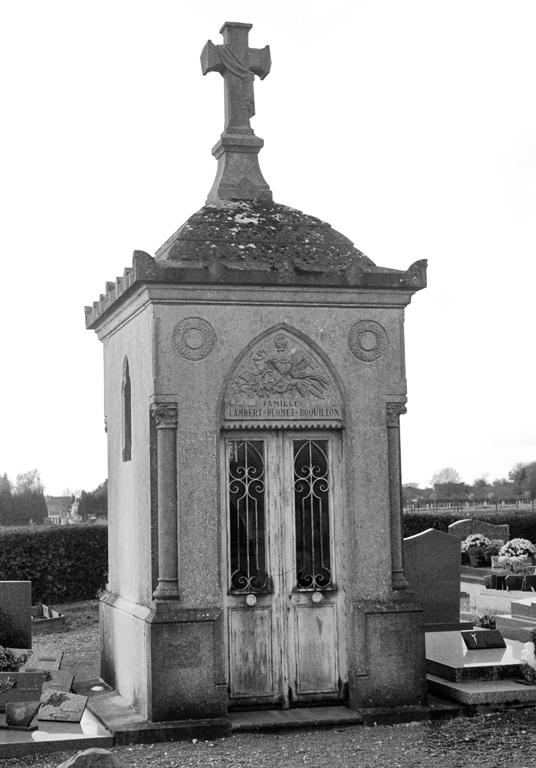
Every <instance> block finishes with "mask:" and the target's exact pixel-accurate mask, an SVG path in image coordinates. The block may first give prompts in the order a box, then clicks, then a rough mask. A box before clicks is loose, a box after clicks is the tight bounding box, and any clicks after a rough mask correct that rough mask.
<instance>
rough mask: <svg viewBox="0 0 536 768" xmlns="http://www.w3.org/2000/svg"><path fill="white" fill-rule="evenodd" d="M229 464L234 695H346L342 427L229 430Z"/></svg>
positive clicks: (259, 700)
mask: <svg viewBox="0 0 536 768" xmlns="http://www.w3.org/2000/svg"><path fill="white" fill-rule="evenodd" d="M222 472H223V474H224V477H225V482H224V483H223V484H222V486H223V488H224V494H225V504H224V508H225V526H224V527H225V530H226V535H225V542H224V547H223V550H224V562H225V563H226V584H225V593H226V611H225V612H226V643H227V646H226V651H227V663H228V681H229V698H230V705H231V706H235V707H238V708H240V707H244V706H247V707H255V706H280V707H283V708H287V707H289V706H293V705H294V706H299V705H306V704H313V703H322V702H335V701H341V700H343V699H344V698H345V694H346V654H345V635H346V630H345V596H344V551H345V547H344V530H343V527H344V516H343V515H342V508H341V504H342V497H343V494H342V491H341V474H342V462H341V444H340V434H339V433H337V432H335V431H334V432H331V433H328V432H317V431H315V432H310V433H304V432H297V431H283V430H281V431H274V432H251V433H233V434H228V435H227V436H226V437H225V438H224V461H222Z"/></svg>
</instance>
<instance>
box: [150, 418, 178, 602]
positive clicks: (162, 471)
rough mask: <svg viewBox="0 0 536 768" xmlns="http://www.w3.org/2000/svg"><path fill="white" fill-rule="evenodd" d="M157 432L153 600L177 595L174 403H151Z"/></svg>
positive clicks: (171, 597) (170, 598) (175, 425)
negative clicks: (156, 563) (156, 562)
mask: <svg viewBox="0 0 536 768" xmlns="http://www.w3.org/2000/svg"><path fill="white" fill-rule="evenodd" d="M151 415H152V417H153V418H154V420H155V424H156V435H157V467H158V469H157V478H158V479H157V482H158V584H157V587H156V590H155V591H154V593H153V598H154V599H155V600H173V599H178V598H179V560H178V509H177V405H176V404H175V403H154V404H153V405H151Z"/></svg>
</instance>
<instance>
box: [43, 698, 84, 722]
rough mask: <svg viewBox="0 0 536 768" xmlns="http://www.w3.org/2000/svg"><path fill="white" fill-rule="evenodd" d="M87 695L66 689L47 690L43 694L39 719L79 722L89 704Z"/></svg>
mask: <svg viewBox="0 0 536 768" xmlns="http://www.w3.org/2000/svg"><path fill="white" fill-rule="evenodd" d="M87 699H88V697H87V696H80V695H79V694H77V693H65V691H45V692H44V693H43V695H42V696H41V709H40V710H39V720H54V721H57V722H62V723H79V722H80V720H81V719H82V715H83V714H84V709H85V708H86V704H87Z"/></svg>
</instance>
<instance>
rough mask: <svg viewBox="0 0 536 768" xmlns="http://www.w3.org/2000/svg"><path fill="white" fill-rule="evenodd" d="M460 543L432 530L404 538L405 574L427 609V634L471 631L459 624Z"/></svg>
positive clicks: (421, 603) (454, 538)
mask: <svg viewBox="0 0 536 768" xmlns="http://www.w3.org/2000/svg"><path fill="white" fill-rule="evenodd" d="M460 571H461V565H460V541H459V540H458V539H457V538H456V537H455V536H450V535H449V534H448V533H443V532H442V531H437V530H435V529H433V528H429V529H428V530H427V531H423V532H422V533H418V534H416V535H415V536H410V537H409V538H407V539H404V572H405V574H406V578H407V580H408V582H409V586H410V589H411V590H412V591H413V593H414V595H415V600H416V602H417V603H418V604H419V605H421V606H422V608H423V610H424V628H425V631H426V632H440V631H443V632H451V631H454V630H456V629H470V628H471V627H472V624H469V623H467V622H460Z"/></svg>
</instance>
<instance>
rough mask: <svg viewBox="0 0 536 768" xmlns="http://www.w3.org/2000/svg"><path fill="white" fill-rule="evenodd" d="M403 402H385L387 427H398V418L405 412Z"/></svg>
mask: <svg viewBox="0 0 536 768" xmlns="http://www.w3.org/2000/svg"><path fill="white" fill-rule="evenodd" d="M407 410H408V409H407V408H406V404H405V403H387V404H386V420H387V426H388V427H398V426H399V418H400V416H402V415H403V414H404V413H407Z"/></svg>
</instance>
